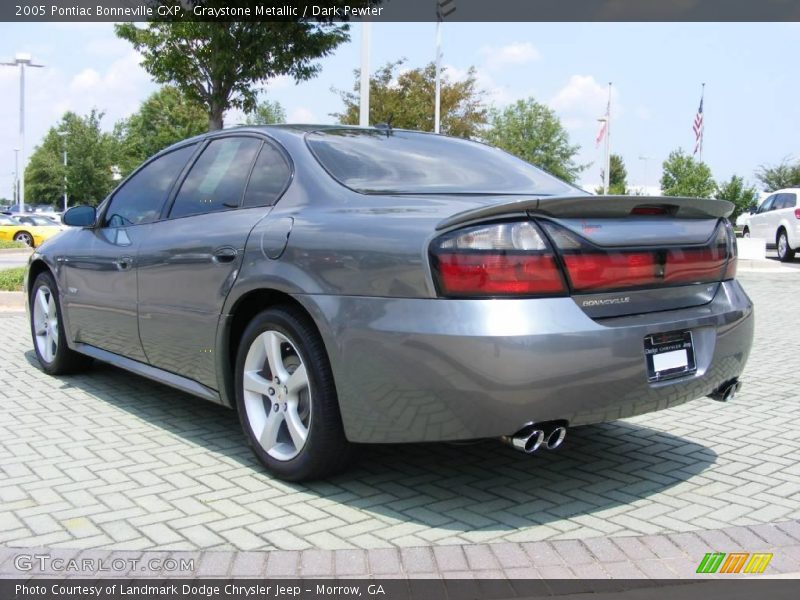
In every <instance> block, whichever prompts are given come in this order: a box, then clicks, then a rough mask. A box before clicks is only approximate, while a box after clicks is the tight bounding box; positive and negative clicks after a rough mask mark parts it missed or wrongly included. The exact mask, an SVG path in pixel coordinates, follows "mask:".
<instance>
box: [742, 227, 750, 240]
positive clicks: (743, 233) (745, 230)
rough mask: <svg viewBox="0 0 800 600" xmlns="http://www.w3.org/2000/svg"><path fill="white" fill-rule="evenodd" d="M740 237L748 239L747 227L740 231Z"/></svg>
mask: <svg viewBox="0 0 800 600" xmlns="http://www.w3.org/2000/svg"><path fill="white" fill-rule="evenodd" d="M742 237H743V238H749V237H750V230H749V229H748V228H747V227H745V228H744V230H743V231H742Z"/></svg>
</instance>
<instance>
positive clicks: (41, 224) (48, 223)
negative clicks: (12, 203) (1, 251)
mask: <svg viewBox="0 0 800 600" xmlns="http://www.w3.org/2000/svg"><path fill="white" fill-rule="evenodd" d="M62 229H63V227H62V226H61V225H59V224H58V223H56V222H55V221H53V220H52V219H48V218H47V217H40V216H39V215H19V216H14V217H12V216H9V215H0V240H8V241H15V242H22V243H24V244H25V245H27V246H31V247H34V248H35V247H36V246H38V245H39V244H41V243H42V242H44V241H45V240H47V239H49V238H51V237H53V236H54V235H56V234H58V233H60V232H61V231H62Z"/></svg>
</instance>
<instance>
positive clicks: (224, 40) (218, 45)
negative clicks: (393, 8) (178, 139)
mask: <svg viewBox="0 0 800 600" xmlns="http://www.w3.org/2000/svg"><path fill="white" fill-rule="evenodd" d="M162 2H163V0H162ZM365 2H366V0H356V1H355V2H352V1H350V2H348V4H351V5H353V4H356V5H358V4H362V3H365ZM173 3H174V2H173ZM195 3H197V2H195ZM203 4H204V5H206V6H208V7H235V5H236V4H239V3H238V2H235V1H230V0H228V1H223V0H207V1H206V2H203ZM261 4H262V5H264V6H267V7H269V6H273V5H274V6H275V7H280V6H283V5H285V4H286V3H285V2H282V1H281V2H278V1H267V2H262V3H261ZM332 4H343V2H339V1H335V2H332ZM115 29H116V32H117V35H118V36H119V37H121V38H123V39H125V40H128V41H129V42H130V43H131V44H133V47H134V48H136V49H137V50H138V51H139V52H141V53H142V56H143V57H144V59H143V61H142V66H144V68H145V70H147V72H148V73H150V75H152V76H153V78H154V79H155V80H156V81H157V82H158V83H172V84H174V85H175V86H177V87H178V88H179V89H180V90H181V92H182V93H183V94H184V95H185V96H186V97H187V98H189V99H190V100H193V101H194V102H197V103H199V104H201V105H202V106H204V107H205V109H206V111H207V113H208V128H209V130H215V129H221V128H222V125H223V115H224V113H225V111H226V110H227V109H228V108H231V107H236V108H240V109H242V110H244V111H245V112H251V111H252V110H253V109H254V108H255V105H256V102H257V86H258V85H259V84H261V83H263V82H265V81H267V80H268V79H270V78H271V77H275V76H277V75H288V76H291V77H293V78H294V79H295V80H296V81H304V80H307V79H311V78H312V77H314V76H316V75H317V73H319V71H320V68H321V67H320V65H319V64H318V63H316V62H315V61H316V60H317V59H319V58H321V57H324V56H327V55H329V54H330V53H331V52H333V50H334V49H335V48H336V47H337V46H338V45H339V44H341V43H342V42H345V41H347V40H348V39H349V35H348V33H347V32H348V26H347V25H342V24H337V23H333V22H332V21H317V22H307V21H302V20H300V17H298V18H297V20H293V21H258V22H221V21H210V22H192V21H171V22H150V23H148V24H147V25H146V26H144V27H137V26H136V25H135V24H134V23H123V24H119V25H116V26H115Z"/></svg>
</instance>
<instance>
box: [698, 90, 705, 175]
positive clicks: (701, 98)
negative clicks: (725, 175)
mask: <svg viewBox="0 0 800 600" xmlns="http://www.w3.org/2000/svg"><path fill="white" fill-rule="evenodd" d="M705 99H706V84H705V83H704V84H703V87H702V88H701V91H700V106H702V107H703V122H702V123H701V124H700V156H699V158H700V162H703V139H704V138H705V137H706V109H705V106H704V104H703V102H704V100H705Z"/></svg>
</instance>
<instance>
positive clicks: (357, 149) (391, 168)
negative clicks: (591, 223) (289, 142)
mask: <svg viewBox="0 0 800 600" xmlns="http://www.w3.org/2000/svg"><path fill="white" fill-rule="evenodd" d="M306 140H307V143H308V146H309V148H310V149H311V152H312V153H313V154H314V156H315V157H316V159H317V160H318V161H319V163H320V164H321V165H322V166H323V167H324V168H325V169H326V170H327V171H328V172H329V173H330V174H331V176H333V178H334V179H336V180H337V181H338V182H339V183H341V184H343V185H345V186H347V187H349V188H350V189H353V190H355V191H357V192H361V193H365V194H369V193H396V194H524V195H528V194H533V195H540V196H552V195H557V194H567V193H572V194H574V193H575V192H576V191H579V190H578V189H577V188H574V187H572V186H571V185H569V184H567V183H565V182H563V181H561V180H560V179H557V178H555V177H553V176H552V175H549V174H547V173H545V172H544V171H542V170H541V169H538V168H536V167H534V166H533V165H531V164H529V163H526V162H525V161H523V160H520V159H518V158H516V157H514V156H512V155H510V154H508V153H506V152H503V151H502V150H498V149H497V148H493V147H491V146H487V145H485V144H480V143H477V142H471V141H468V140H464V139H460V138H452V137H446V136H440V135H432V134H428V133H419V132H413V131H402V130H393V131H379V130H364V129H330V130H325V131H317V132H313V133H310V134H308V136H307V137H306Z"/></svg>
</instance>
